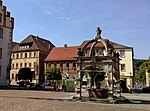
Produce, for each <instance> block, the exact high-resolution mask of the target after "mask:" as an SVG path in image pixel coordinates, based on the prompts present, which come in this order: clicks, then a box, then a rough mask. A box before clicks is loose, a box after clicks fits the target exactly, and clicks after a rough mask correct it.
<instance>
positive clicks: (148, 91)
mask: <svg viewBox="0 0 150 111" xmlns="http://www.w3.org/2000/svg"><path fill="white" fill-rule="evenodd" d="M142 92H143V93H150V86H149V87H143V88H142Z"/></svg>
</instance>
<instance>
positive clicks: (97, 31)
mask: <svg viewBox="0 0 150 111" xmlns="http://www.w3.org/2000/svg"><path fill="white" fill-rule="evenodd" d="M96 33H97V35H96V38H95V39H99V38H101V33H102V30H101V29H100V28H99V27H97V30H96Z"/></svg>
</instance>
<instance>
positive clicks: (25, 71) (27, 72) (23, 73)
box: [18, 68, 33, 81]
mask: <svg viewBox="0 0 150 111" xmlns="http://www.w3.org/2000/svg"><path fill="white" fill-rule="evenodd" d="M32 77H33V73H32V71H31V69H30V68H22V69H20V70H19V72H18V79H19V80H21V79H22V80H31V81H32Z"/></svg>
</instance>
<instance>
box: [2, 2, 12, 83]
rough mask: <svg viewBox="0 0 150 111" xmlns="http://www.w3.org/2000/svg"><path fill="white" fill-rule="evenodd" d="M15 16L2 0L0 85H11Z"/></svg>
mask: <svg viewBox="0 0 150 111" xmlns="http://www.w3.org/2000/svg"><path fill="white" fill-rule="evenodd" d="M13 29H14V18H13V17H11V16H10V12H8V11H7V8H6V6H3V2H2V1H1V0H0V86H8V85H9V72H10V56H11V47H12V36H13Z"/></svg>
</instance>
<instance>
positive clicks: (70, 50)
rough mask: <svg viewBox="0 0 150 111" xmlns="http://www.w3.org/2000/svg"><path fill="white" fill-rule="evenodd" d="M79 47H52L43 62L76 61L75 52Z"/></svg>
mask: <svg viewBox="0 0 150 111" xmlns="http://www.w3.org/2000/svg"><path fill="white" fill-rule="evenodd" d="M78 48H79V46H70V47H68V46H65V47H54V48H53V49H52V50H51V52H50V53H49V55H48V56H47V58H46V59H45V61H70V60H77V59H76V58H75V57H77V51H78Z"/></svg>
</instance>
